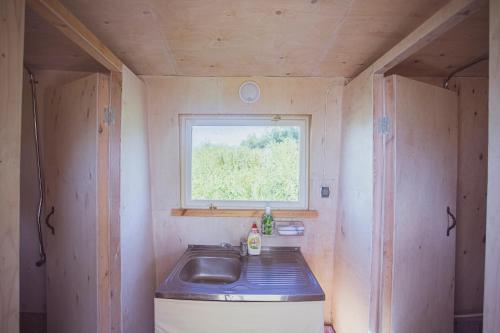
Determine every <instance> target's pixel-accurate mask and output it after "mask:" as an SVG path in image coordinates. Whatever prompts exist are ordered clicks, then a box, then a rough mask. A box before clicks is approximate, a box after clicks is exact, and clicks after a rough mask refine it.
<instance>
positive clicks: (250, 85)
mask: <svg viewBox="0 0 500 333" xmlns="http://www.w3.org/2000/svg"><path fill="white" fill-rule="evenodd" d="M259 98H260V88H259V86H258V85H257V83H255V82H254V81H245V82H243V83H242V84H241V86H240V99H241V100H242V101H243V102H244V103H248V104H251V103H255V102H257V101H258V100H259Z"/></svg>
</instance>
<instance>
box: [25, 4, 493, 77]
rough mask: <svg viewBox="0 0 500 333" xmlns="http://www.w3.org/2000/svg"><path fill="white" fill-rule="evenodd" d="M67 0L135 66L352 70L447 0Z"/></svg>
mask: <svg viewBox="0 0 500 333" xmlns="http://www.w3.org/2000/svg"><path fill="white" fill-rule="evenodd" d="M61 2H62V3H63V4H64V5H65V6H66V7H67V8H68V9H69V10H70V11H72V12H73V14H75V15H76V16H77V17H78V18H79V19H80V20H81V21H82V22H83V23H84V24H85V25H86V26H87V27H88V28H89V29H90V30H91V31H92V32H93V33H94V34H95V35H97V37H98V38H100V39H101V40H102V41H103V42H104V43H105V44H106V45H107V46H108V47H109V48H110V49H111V50H112V51H113V52H114V53H115V54H116V55H117V56H118V57H119V58H120V59H121V60H122V61H123V62H124V63H125V64H126V65H127V66H128V67H130V68H131V69H132V70H133V71H134V72H135V73H136V74H144V75H192V76H252V75H255V76H327V77H330V76H344V77H354V76H355V75H357V74H358V73H360V72H361V71H362V70H363V69H365V68H366V67H367V66H368V65H370V64H371V63H372V62H373V61H374V60H376V59H377V58H378V57H379V56H381V55H382V54H383V53H384V52H385V51H387V50H388V49H389V48H390V47H392V46H393V45H395V44H396V43H397V42H399V41H400V40H401V39H402V38H403V37H405V36H406V35H407V34H409V33H410V32H411V31H412V30H413V29H415V28H416V27H417V26H418V25H419V24H421V23H422V22H423V21H424V20H425V19H426V18H428V17H429V16H431V15H432V14H433V13H434V12H435V11H436V10H437V9H439V8H441V7H442V6H443V5H444V4H446V3H447V2H448V0H251V1H248V0H181V1H165V0H103V1H92V0H61ZM481 29H484V27H478V30H481ZM35 30H36V29H35ZM35 30H33V29H32V30H30V31H28V30H27V33H30V34H32V35H33V36H35V37H36V36H37V32H36V31H35ZM486 31H487V26H486ZM486 34H487V33H486ZM50 37H51V36H47V37H46V38H50ZM453 38H457V36H455V37H453ZM486 38H487V36H486ZM30 40H31V42H30ZM460 40H461V36H458V38H457V41H460ZM30 43H33V44H36V43H38V44H37V45H38V46H36V45H35V46H28V47H27V52H28V53H31V55H27V58H28V59H29V56H31V57H32V56H34V54H37V53H38V54H40V53H39V52H38V51H37V49H39V48H40V47H42V46H43V47H45V48H47V47H48V46H51V47H53V48H54V49H57V50H58V54H60V55H61V57H62V55H64V54H66V51H67V45H65V43H63V42H61V41H60V40H59V39H57V38H55V39H54V40H52V41H50V42H46V43H41V42H40V41H39V38H38V37H36V38H31V39H30V38H28V37H27V44H30ZM435 43H436V42H435ZM40 44H41V45H40ZM57 44H61V45H57ZM63 44H64V45H63ZM450 51H452V49H451V48H450ZM447 53H448V52H447ZM69 54H73V56H74V55H75V54H76V53H75V52H74V50H72V51H71V52H69ZM450 54H451V52H450ZM454 54H457V59H456V62H457V63H459V62H460V61H462V59H458V58H460V56H459V55H458V53H457V52H455V53H454ZM425 57H426V55H425ZM469 57H470V55H469V54H467V55H464V56H463V58H469ZM419 59H421V61H422V62H424V57H421V58H419ZM73 60H74V59H73ZM446 66H448V64H446Z"/></svg>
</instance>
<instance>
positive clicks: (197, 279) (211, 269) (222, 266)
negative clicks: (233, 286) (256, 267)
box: [179, 257, 241, 284]
mask: <svg viewBox="0 0 500 333" xmlns="http://www.w3.org/2000/svg"><path fill="white" fill-rule="evenodd" d="M240 274H241V262H240V260H239V259H236V258H231V257H195V258H192V259H190V260H189V261H188V262H187V263H186V264H185V265H184V267H182V269H181V271H180V273H179V278H180V279H181V280H182V281H185V282H191V283H208V284H228V283H233V282H236V281H238V279H239V278H240Z"/></svg>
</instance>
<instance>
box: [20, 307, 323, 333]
mask: <svg viewBox="0 0 500 333" xmlns="http://www.w3.org/2000/svg"><path fill="white" fill-rule="evenodd" d="M19 331H20V333H46V332H47V317H46V315H45V314H44V313H31V312H21V327H20V330H19ZM325 332H326V331H325Z"/></svg>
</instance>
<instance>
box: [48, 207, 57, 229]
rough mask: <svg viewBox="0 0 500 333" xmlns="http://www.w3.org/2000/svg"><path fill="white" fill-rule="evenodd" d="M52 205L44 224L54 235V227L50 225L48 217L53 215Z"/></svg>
mask: <svg viewBox="0 0 500 333" xmlns="http://www.w3.org/2000/svg"><path fill="white" fill-rule="evenodd" d="M54 211H55V210H54V206H52V208H51V209H50V213H48V214H47V217H46V218H45V224H46V225H47V227H48V228H49V229H50V231H51V232H52V235H55V234H56V229H55V228H54V226H52V225H51V224H50V223H49V219H50V217H51V216H52V215H54Z"/></svg>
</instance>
